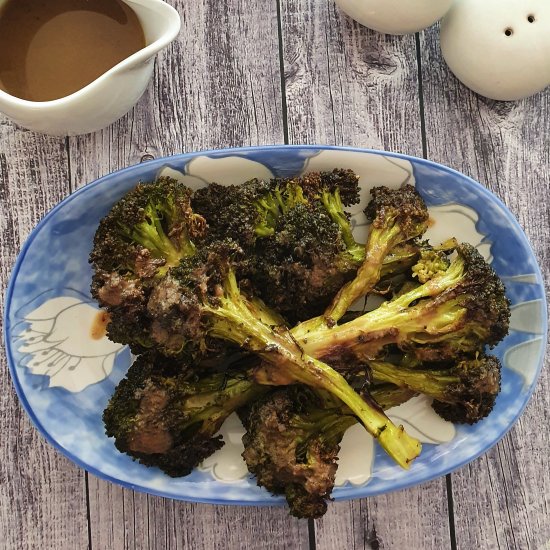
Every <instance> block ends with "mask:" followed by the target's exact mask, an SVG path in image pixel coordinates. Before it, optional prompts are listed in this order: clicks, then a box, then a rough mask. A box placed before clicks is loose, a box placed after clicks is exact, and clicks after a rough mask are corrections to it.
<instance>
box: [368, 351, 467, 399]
mask: <svg viewBox="0 0 550 550" xmlns="http://www.w3.org/2000/svg"><path fill="white" fill-rule="evenodd" d="M369 366H370V368H371V369H372V373H373V376H374V379H375V380H377V381H380V382H390V383H392V384H395V385H396V386H401V387H403V386H405V387H407V388H409V389H411V390H413V391H418V392H421V393H424V394H426V395H429V396H430V397H433V398H434V399H438V400H440V401H446V400H447V398H446V394H447V390H448V388H449V384H454V383H459V382H460V378H459V377H458V376H456V375H452V374H450V373H449V372H448V371H444V370H434V371H422V370H420V369H409V368H405V367H400V366H399V367H398V366H395V365H393V364H391V363H387V362H385V361H369Z"/></svg>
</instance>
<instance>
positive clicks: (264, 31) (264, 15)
mask: <svg viewBox="0 0 550 550" xmlns="http://www.w3.org/2000/svg"><path fill="white" fill-rule="evenodd" d="M172 4H173V5H174V6H175V7H176V8H177V9H178V11H179V13H180V15H181V17H182V27H183V28H182V31H181V33H180V35H179V37H178V39H177V40H176V41H175V42H174V43H173V44H172V45H171V46H170V47H169V48H168V50H166V51H165V52H164V53H163V54H161V55H160V56H159V58H158V61H157V64H156V68H155V76H154V81H153V84H152V85H151V86H150V87H149V88H148V90H147V91H146V93H145V94H144V96H143V97H142V98H141V100H140V102H139V103H138V104H137V105H136V107H135V108H134V109H133V111H132V112H130V113H129V114H128V115H126V116H125V117H124V118H122V119H121V120H119V121H118V122H116V123H115V124H114V125H113V126H111V127H110V128H107V129H105V130H104V131H102V132H97V133H96V134H93V135H89V136H80V137H77V138H71V139H70V165H71V174H72V185H73V187H79V186H81V185H83V184H86V183H88V182H90V181H92V180H93V179H95V178H97V177H99V176H101V175H103V174H106V173H109V172H112V171H113V170H116V169H118V168H122V167H124V166H128V165H130V164H135V163H138V162H140V160H146V159H147V158H151V157H158V156H166V155H171V154H176V153H180V152H185V151H195V150H202V149H209V148H222V147H236V146H244V145H254V144H266V143H280V142H282V141H283V139H284V138H283V117H282V110H281V97H282V96H281V88H280V82H281V80H280V72H279V52H278V35H277V11H276V4H275V2H272V1H271V0H261V1H258V2H250V1H245V0H242V1H237V2H232V3H231V5H224V4H223V3H220V2H217V1H216V0H205V1H202V2H186V1H178V2H172ZM212 22H216V24H215V25H213V24H212ZM89 500H90V529H91V545H92V549H96V548H99V549H101V550H110V549H114V550H119V549H134V548H137V549H143V550H145V549H147V550H149V549H159V550H171V549H182V548H185V549H187V548H189V549H193V550H194V549H197V550H200V549H205V550H206V549H211V548H261V549H266V550H267V549H279V548H307V547H308V545H309V538H308V527H307V522H299V521H298V520H295V519H292V518H290V517H289V515H288V512H287V511H286V510H285V509H283V508H279V509H260V508H250V507H213V506H208V505H200V504H197V505H195V504H187V503H183V502H177V501H170V500H167V499H162V498H156V497H151V496H147V495H141V494H138V493H134V492H132V491H128V490H124V489H122V488H120V487H115V486H113V485H111V484H109V483H106V482H104V481H102V480H100V479H97V478H95V477H93V476H89Z"/></svg>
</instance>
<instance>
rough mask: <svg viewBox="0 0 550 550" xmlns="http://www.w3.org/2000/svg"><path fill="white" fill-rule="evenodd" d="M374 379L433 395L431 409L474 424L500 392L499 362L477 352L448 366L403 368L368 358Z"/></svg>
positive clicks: (448, 418)
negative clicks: (474, 355) (473, 355)
mask: <svg viewBox="0 0 550 550" xmlns="http://www.w3.org/2000/svg"><path fill="white" fill-rule="evenodd" d="M369 366H370V368H371V369H372V375H373V378H374V380H377V381H382V382H390V383H392V384H397V385H398V386H401V387H405V388H408V389H410V390H412V391H416V392H419V393H423V394H426V395H428V396H430V397H433V398H434V402H433V408H434V409H435V411H436V412H437V413H438V414H439V415H440V416H441V417H443V418H444V419H445V420H449V421H451V422H455V423H462V424H463V423H466V424H474V423H475V422H478V421H479V420H481V419H482V418H485V417H486V416H487V415H488V414H489V413H490V412H491V411H492V410H493V407H494V404H495V399H496V397H497V395H498V393H499V392H500V370H501V369H500V363H499V361H498V359H497V358H496V357H494V356H491V355H483V354H478V355H477V356H476V357H474V358H472V359H465V360H463V361H459V362H458V363H454V364H452V365H451V366H447V368H441V367H444V366H446V365H440V366H439V368H430V369H426V368H406V367H403V366H401V365H398V366H396V365H393V364H391V363H387V362H383V361H370V362H369Z"/></svg>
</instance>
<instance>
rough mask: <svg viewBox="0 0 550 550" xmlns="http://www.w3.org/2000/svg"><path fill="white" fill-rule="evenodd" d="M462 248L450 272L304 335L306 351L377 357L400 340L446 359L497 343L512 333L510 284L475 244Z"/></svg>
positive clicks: (330, 357)
mask: <svg viewBox="0 0 550 550" xmlns="http://www.w3.org/2000/svg"><path fill="white" fill-rule="evenodd" d="M457 252H458V255H457V257H456V258H455V259H454V260H453V261H452V263H451V265H450V266H449V268H448V269H447V270H446V271H444V272H441V273H438V274H437V275H435V276H434V277H433V278H432V279H430V280H428V281H427V282H426V283H424V284H423V285H420V286H418V287H416V288H414V289H413V290H411V291H409V292H406V293H405V294H402V295H400V296H398V297H397V298H395V299H393V300H391V301H389V302H385V303H384V304H382V305H381V306H380V307H379V308H377V309H376V310H374V311H371V312H368V313H365V314H364V315H362V316H360V317H357V318H356V319H354V320H352V321H349V322H347V323H345V324H343V325H340V326H337V327H334V328H332V329H321V330H317V331H312V332H309V333H307V334H305V335H302V336H299V337H298V341H299V343H300V345H301V346H302V347H303V349H304V351H305V353H308V354H310V355H312V356H314V357H317V358H320V359H322V360H325V361H328V362H329V363H330V362H331V361H334V360H338V359H341V358H342V357H346V356H356V357H359V358H364V359H376V358H377V357H378V355H379V354H380V352H381V351H382V349H383V348H384V346H386V345H388V344H396V345H397V346H398V347H399V348H400V349H401V350H403V351H406V352H407V351H410V352H411V353H414V354H415V355H417V357H418V358H420V359H424V360H443V359H446V358H453V357H457V356H460V355H463V354H465V353H472V352H474V353H475V352H477V351H481V350H482V348H483V347H484V345H485V344H487V345H489V346H494V345H496V344H497V343H498V342H500V340H502V338H503V337H504V336H505V335H506V334H507V332H508V324H509V317H510V307H509V301H508V300H507V298H506V296H505V292H504V286H503V284H502V282H501V281H500V279H499V278H498V276H497V275H496V274H495V272H494V271H493V269H492V268H491V267H490V266H489V265H488V264H487V263H486V262H485V261H484V259H483V258H482V257H481V255H480V254H479V253H478V252H477V251H476V250H475V248H473V247H472V246H470V245H467V244H462V245H460V246H458V248H457ZM293 335H294V336H295V337H297V336H296V333H295V332H294V331H293Z"/></svg>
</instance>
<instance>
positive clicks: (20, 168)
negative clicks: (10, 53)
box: [0, 115, 88, 550]
mask: <svg viewBox="0 0 550 550" xmlns="http://www.w3.org/2000/svg"><path fill="white" fill-rule="evenodd" d="M0 116H1V115H0ZM68 182H69V178H68V163H67V154H66V147H65V140H64V139H55V138H47V137H44V136H38V135H36V134H34V133H32V132H28V131H25V130H22V129H19V128H16V127H15V125H13V124H12V123H11V122H8V121H7V120H6V119H5V118H3V117H2V118H1V119H0V310H2V311H3V309H4V293H5V289H6V285H7V283H8V278H9V274H10V272H11V269H12V267H13V264H14V262H15V259H16V256H17V254H18V253H19V249H20V247H21V245H22V243H23V242H24V240H25V238H26V237H27V235H28V233H29V232H30V230H31V229H32V228H33V227H34V225H35V224H36V223H37V222H38V221H39V220H40V218H42V217H43V215H44V214H45V213H46V212H47V211H48V210H49V209H50V208H52V207H53V206H54V205H55V204H56V203H57V202H58V201H59V200H61V198H62V197H63V196H65V195H66V194H67V191H68V188H69V187H68ZM2 323H3V321H2V320H0V330H1V328H2ZM0 433H1V434H2V440H1V443H0V547H1V548H7V549H15V548H17V549H21V550H24V549H29V550H31V549H35V548H59V549H60V550H63V549H67V550H73V549H74V548H86V547H87V545H88V523H87V518H86V491H85V484H84V472H82V471H81V470H79V469H78V468H76V467H75V466H74V465H72V464H71V463H70V462H69V461H68V460H66V459H65V458H64V457H62V456H61V455H60V454H59V453H57V452H56V451H55V450H54V449H53V448H52V447H51V446H50V445H49V444H48V443H46V442H45V440H44V439H43V438H42V437H41V436H40V435H39V434H38V432H37V431H36V430H35V429H34V427H33V426H32V425H31V423H30V421H29V419H28V417H27V415H26V413H25V412H24V411H23V409H22V407H21V405H20V404H19V401H18V400H17V397H16V394H15V390H14V389H13V385H12V382H11V379H10V376H9V373H8V368H7V364H6V359H5V355H4V353H3V352H2V353H1V354H0Z"/></svg>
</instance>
